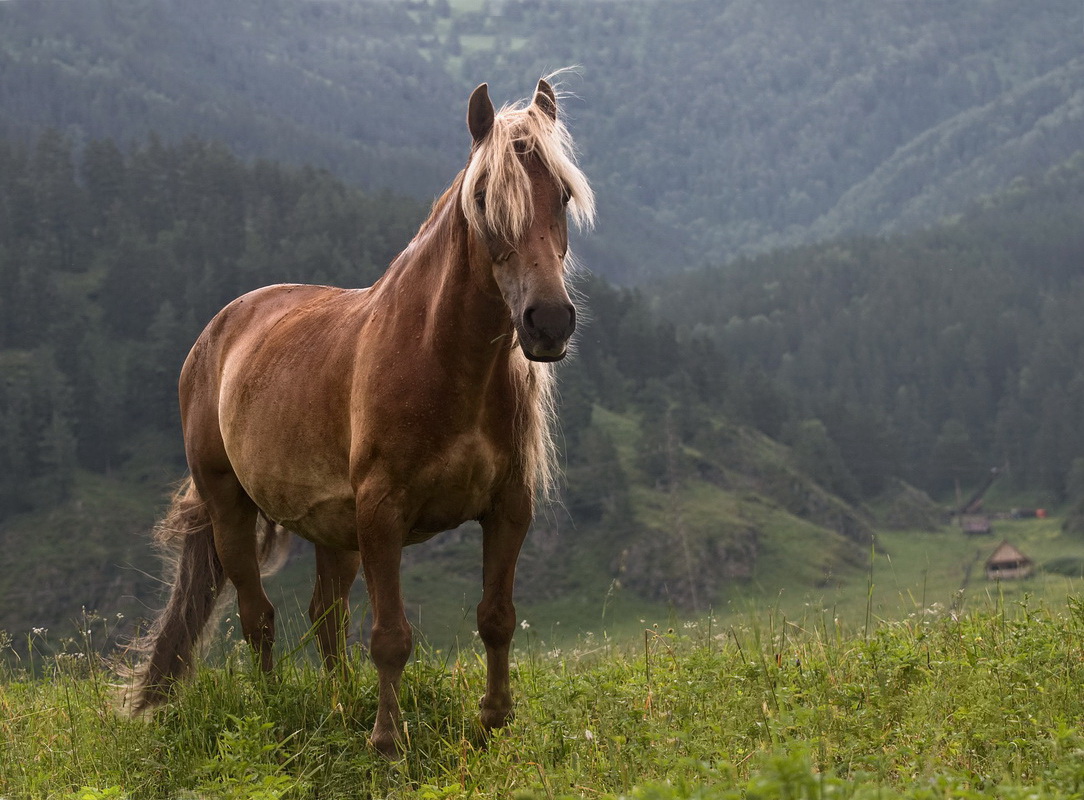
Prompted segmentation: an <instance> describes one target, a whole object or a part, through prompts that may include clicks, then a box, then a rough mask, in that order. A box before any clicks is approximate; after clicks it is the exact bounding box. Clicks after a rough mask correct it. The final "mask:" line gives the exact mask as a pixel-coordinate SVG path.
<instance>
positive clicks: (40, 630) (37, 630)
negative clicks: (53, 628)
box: [30, 628, 49, 636]
mask: <svg viewBox="0 0 1084 800" xmlns="http://www.w3.org/2000/svg"><path fill="white" fill-rule="evenodd" d="M30 632H31V633H32V634H34V635H35V636H44V635H45V634H47V633H48V632H49V629H48V628H31V629H30Z"/></svg>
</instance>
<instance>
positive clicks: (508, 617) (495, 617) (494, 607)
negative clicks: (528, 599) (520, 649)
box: [478, 602, 516, 647]
mask: <svg viewBox="0 0 1084 800" xmlns="http://www.w3.org/2000/svg"><path fill="white" fill-rule="evenodd" d="M515 631H516V607H515V606H514V605H512V603H511V602H506V603H484V602H483V603H480V604H479V605H478V635H479V636H480V637H481V638H482V642H483V643H485V644H486V645H489V646H490V647H502V646H504V645H507V644H508V643H509V642H511V641H512V634H514V633H515Z"/></svg>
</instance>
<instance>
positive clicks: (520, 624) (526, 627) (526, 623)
mask: <svg viewBox="0 0 1084 800" xmlns="http://www.w3.org/2000/svg"><path fill="white" fill-rule="evenodd" d="M519 627H521V628H523V630H527V629H528V628H529V627H531V623H529V622H528V621H527V620H523V622H521V623H519Z"/></svg>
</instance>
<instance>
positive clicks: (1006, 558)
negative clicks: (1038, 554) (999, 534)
mask: <svg viewBox="0 0 1084 800" xmlns="http://www.w3.org/2000/svg"><path fill="white" fill-rule="evenodd" d="M1033 572H1035V562H1034V561H1032V560H1031V559H1030V558H1028V557H1027V556H1026V555H1024V554H1023V553H1021V552H1020V551H1019V550H1017V549H1016V548H1015V547H1013V546H1012V545H1011V544H1009V543H1008V542H1007V541H1006V542H1002V543H1001V544H999V545H998V546H997V549H996V550H994V552H993V554H992V555H991V556H990V557H989V558H988V559H986V579H987V580H991V581H1011V580H1017V579H1019V578H1028V577H1031V574H1032V573H1033Z"/></svg>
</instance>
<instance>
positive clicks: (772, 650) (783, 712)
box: [0, 592, 1084, 800]
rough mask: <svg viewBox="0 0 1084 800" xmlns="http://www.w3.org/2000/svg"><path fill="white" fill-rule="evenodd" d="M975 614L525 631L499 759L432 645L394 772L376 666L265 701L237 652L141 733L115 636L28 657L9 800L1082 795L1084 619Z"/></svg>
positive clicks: (5, 750)
mask: <svg viewBox="0 0 1084 800" xmlns="http://www.w3.org/2000/svg"><path fill="white" fill-rule="evenodd" d="M870 595H872V592H870ZM974 605H975V606H976V607H975V608H971V609H969V610H966V611H955V612H954V611H953V610H952V609H950V608H946V607H945V606H943V605H942V604H940V603H935V604H933V605H931V606H927V607H923V608H920V609H916V610H914V611H912V612H910V613H908V614H907V615H904V616H902V617H901V618H899V619H897V620H894V621H889V620H875V619H866V620H863V621H862V622H860V623H859V624H857V625H851V624H848V623H846V622H844V621H842V620H840V619H837V618H836V617H833V616H832V612H831V610H830V609H826V608H823V607H822V608H817V609H809V610H807V613H806V614H805V615H804V616H802V617H793V618H791V617H787V616H786V615H785V614H784V613H783V612H782V611H780V610H779V609H775V610H773V611H768V612H764V613H762V614H760V615H757V616H748V617H746V618H745V619H744V621H735V622H732V623H728V622H724V621H723V620H721V619H719V618H717V617H715V616H706V617H702V618H700V619H696V620H686V621H684V622H681V623H678V624H676V625H674V626H665V625H663V624H660V623H650V624H645V625H644V626H643V629H642V631H641V634H640V635H639V636H636V637H633V638H625V639H622V640H617V639H615V638H614V637H613V636H610V635H606V634H601V635H596V634H593V635H591V636H589V637H583V638H581V639H579V640H578V642H577V643H576V644H575V646H571V647H567V648H558V647H552V646H548V645H545V644H544V643H543V642H542V641H541V640H540V639H539V638H538V637H537V635H535V634H534V632H533V629H532V628H530V627H527V628H525V629H524V630H522V631H520V632H519V634H518V635H517V649H516V653H515V659H514V665H513V688H514V691H515V693H516V698H517V709H516V710H517V716H516V719H515V721H514V722H513V723H512V724H511V725H510V726H509V727H508V728H507V729H505V730H502V731H499V732H496V733H494V734H492V735H491V736H489V737H488V739H487V738H486V737H484V736H483V735H482V733H481V731H480V730H479V729H478V728H477V727H476V722H475V720H476V714H477V700H478V698H479V697H480V695H481V694H482V684H483V679H484V675H483V669H482V661H481V657H480V654H479V651H477V650H476V649H474V648H471V647H461V648H459V649H456V650H454V651H440V652H438V651H435V650H431V649H427V648H426V647H425V646H424V644H423V646H422V647H421V649H420V652H419V653H418V655H417V657H416V658H415V659H414V660H413V661H412V662H411V664H410V665H409V666H408V668H407V672H406V675H405V677H404V682H403V688H402V692H401V703H402V707H403V711H404V728H405V733H406V736H407V740H408V741H409V744H410V749H409V751H408V752H407V753H406V754H405V755H404V756H403V757H402V758H401V759H400V760H398V761H387V760H384V759H382V758H381V757H379V756H378V755H376V754H375V752H374V751H372V750H371V749H370V748H369V747H368V746H367V744H366V733H367V731H368V729H369V728H370V726H371V724H372V718H373V714H374V712H375V673H374V671H373V669H372V668H371V666H370V665H369V664H368V663H367V662H366V661H365V660H364V658H363V655H362V653H361V652H360V650H359V649H357V648H355V650H354V658H353V661H352V664H351V667H350V671H349V676H348V677H347V679H346V680H333V679H331V678H329V677H328V676H326V675H324V674H323V673H322V672H321V671H320V670H318V669H317V668H316V667H315V666H314V665H313V663H312V660H311V659H310V658H309V657H307V656H306V652H307V650H306V649H305V647H304V645H301V646H298V647H297V648H296V649H295V650H293V651H292V652H287V653H285V654H284V657H283V658H282V659H281V661H280V665H279V667H278V669H277V671H276V673H275V674H274V676H273V677H272V678H271V679H264V678H263V677H261V676H260V675H259V674H258V673H256V672H254V671H253V669H252V668H251V665H250V664H249V659H248V656H247V653H246V651H245V649H244V647H243V646H241V645H238V644H234V645H230V646H227V647H226V648H225V650H224V651H220V652H219V653H217V654H214V655H212V656H211V657H210V658H209V660H208V662H207V664H208V665H207V666H204V667H201V668H200V669H199V670H198V672H197V674H196V676H195V680H194V681H193V683H191V684H190V685H188V686H186V687H184V689H183V690H181V691H180V692H179V693H178V696H177V697H176V698H175V700H174V701H173V702H172V703H171V704H170V705H169V706H167V707H166V708H165V709H164V710H162V711H161V712H159V713H158V714H157V715H156V716H155V717H154V718H153V719H150V720H129V719H126V718H123V717H120V716H118V715H117V714H115V713H114V712H113V710H112V706H111V703H112V700H113V697H114V688H113V687H112V686H111V681H112V680H113V679H112V677H111V676H110V674H109V673H108V672H107V671H105V670H104V669H103V668H102V667H101V666H100V665H99V664H98V663H97V662H96V661H95V660H94V658H93V656H92V654H93V652H94V642H93V637H94V636H96V635H98V634H99V633H100V632H101V631H102V630H103V629H104V628H106V627H108V624H109V623H108V622H107V621H105V620H102V619H93V618H92V619H89V620H87V625H86V628H85V633H84V637H83V640H82V641H78V640H69V641H68V642H65V643H62V644H61V645H60V646H59V648H55V647H54V652H52V654H51V655H48V656H46V655H42V654H41V653H42V651H44V650H45V649H47V648H46V644H47V642H46V641H45V639H46V638H47V634H46V633H44V632H38V633H34V634H32V635H31V636H32V639H38V640H39V641H37V642H34V641H32V642H30V644H31V645H35V644H37V645H38V646H37V647H32V648H31V655H30V656H29V658H28V659H24V661H23V662H22V663H21V664H17V665H14V666H9V667H6V668H5V673H4V674H3V675H2V680H0V735H2V738H3V747H0V797H3V798H5V800H8V799H9V798H24V797H25V798H32V797H33V798H36V797H58V798H67V799H73V798H78V799H79V800H96V799H97V798H132V799H133V800H135V798H178V800H179V799H181V798H185V799H186V800H195V798H246V799H247V798H257V799H258V800H272V799H273V798H339V797H342V798H346V797H350V798H357V797H394V798H399V797H401V798H407V797H411V798H433V799H435V798H468V797H477V798H520V799H521V800H527V799H528V798H532V799H537V798H546V799H547V800H552V799H553V798H561V797H575V798H616V797H627V798H637V799H638V800H672V799H673V800H678V799H685V798H690V799H691V798H699V799H701V800H706V799H708V798H739V797H745V798H776V797H777V798H828V797H861V798H865V797H884V798H892V797H909V798H911V797H913V798H942V797H961V798H970V797H986V796H998V797H1012V798H1016V797H1019V798H1041V797H1052V798H1057V797H1079V796H1081V793H1082V792H1084V735H1082V734H1081V731H1080V727H1079V724H1080V720H1081V718H1082V715H1084V699H1082V696H1081V692H1080V691H1079V684H1080V681H1081V679H1082V678H1084V660H1082V659H1084V639H1082V633H1084V603H1081V602H1080V601H1078V600H1076V599H1075V598H1073V597H1069V598H1067V599H1066V601H1065V602H1064V604H1062V605H1059V606H1058V607H1056V608H1054V607H1051V606H1050V605H1047V604H1046V603H1045V602H1040V601H1036V600H1035V599H1034V598H1033V597H1031V596H1030V595H1024V596H1022V597H1020V598H1018V599H1005V597H1004V595H1003V594H1001V593H993V594H991V595H990V599H989V600H984V601H982V602H981V603H976V604H974ZM295 641H296V640H295ZM34 659H38V661H37V662H34ZM32 673H33V674H32Z"/></svg>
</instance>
